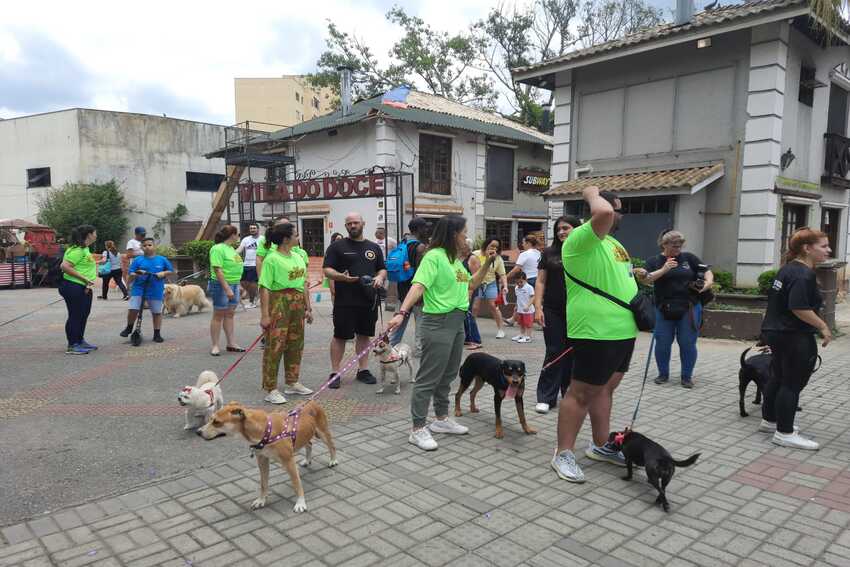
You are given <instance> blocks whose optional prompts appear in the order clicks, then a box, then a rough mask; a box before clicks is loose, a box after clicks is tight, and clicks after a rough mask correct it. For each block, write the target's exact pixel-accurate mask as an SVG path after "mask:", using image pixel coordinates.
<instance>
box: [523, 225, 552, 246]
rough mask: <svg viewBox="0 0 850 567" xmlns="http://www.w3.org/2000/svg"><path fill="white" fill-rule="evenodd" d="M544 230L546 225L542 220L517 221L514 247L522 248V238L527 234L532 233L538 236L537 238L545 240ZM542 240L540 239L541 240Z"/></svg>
mask: <svg viewBox="0 0 850 567" xmlns="http://www.w3.org/2000/svg"><path fill="white" fill-rule="evenodd" d="M545 232H546V227H545V226H543V223H542V222H530V221H525V222H523V221H519V222H517V226H516V242H517V244H516V247H517V248H520V249H521V248H522V239H523V238H525V237H526V236H528V235H529V234H533V235H534V236H536V237H538V239H543V240H545ZM541 242H542V240H541Z"/></svg>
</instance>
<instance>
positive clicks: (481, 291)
mask: <svg viewBox="0 0 850 567" xmlns="http://www.w3.org/2000/svg"><path fill="white" fill-rule="evenodd" d="M498 296H499V286H498V285H496V282H490V283H488V284H484V285H482V286H481V287H479V288H478V289H476V290H475V297H480V298H484V299H496V297H498Z"/></svg>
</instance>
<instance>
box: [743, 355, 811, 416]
mask: <svg viewBox="0 0 850 567" xmlns="http://www.w3.org/2000/svg"><path fill="white" fill-rule="evenodd" d="M761 346H763V345H762V344H761V343H759V344H757V345H756V347H757V348H758V347H761ZM752 348H753V347H750V348H748V349H747V350H745V351H744V352H742V353H741V369H740V370H739V371H738V394H739V397H738V409H739V410H740V412H741V417H747V416H748V415H750V414H748V413H747V410H745V409H744V396H746V394H747V386H749V385H750V382H755V383H756V397H755V399H753V403H754V404H760V403H761V392H762V390H763V389H764V387H765V386H767V382H768V381H769V380H770V374H771V371H770V365H771V362H772V361H773V355H772V354H771V353H770V351H769V350H763V351H762V352H761V353H759V354H757V355H755V356H751V357H750V358H747V353H748V352H750V350H752ZM820 360H821V358H820V356H818V367H819V366H820ZM815 370H817V369H815ZM797 411H803V408H801V407H799V406H797Z"/></svg>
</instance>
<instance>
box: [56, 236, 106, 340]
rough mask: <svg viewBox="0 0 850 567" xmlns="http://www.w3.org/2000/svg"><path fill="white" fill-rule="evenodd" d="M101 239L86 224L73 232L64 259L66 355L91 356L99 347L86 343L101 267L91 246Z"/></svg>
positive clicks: (61, 289)
mask: <svg viewBox="0 0 850 567" xmlns="http://www.w3.org/2000/svg"><path fill="white" fill-rule="evenodd" d="M96 240H97V229H96V228H95V227H93V226H92V225H90V224H83V225H80V226H78V227H76V228H75V229H74V230H72V231H71V238H70V241H71V242H70V246H68V248H67V249H66V250H65V254H64V255H63V257H62V264H61V268H62V272H63V275H62V281H61V282H60V283H59V295H61V296H62V298H63V299H64V300H65V306H66V307H67V308H68V319H67V321H65V338H67V339H68V348H67V349H66V350H65V354H88V353H89V352H91V351H93V350H97V347H96V346H94V345H92V344H89V343H87V342H86V340H85V338H84V337H85V334H86V323H87V322H88V320H89V313H91V300H92V288H93V287H94V282H95V279H97V267H96V265H95V262H94V257H92V254H91V250H90V249H89V246H91V245H92V244H94V243H95V241H96Z"/></svg>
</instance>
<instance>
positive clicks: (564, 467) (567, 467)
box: [551, 451, 584, 483]
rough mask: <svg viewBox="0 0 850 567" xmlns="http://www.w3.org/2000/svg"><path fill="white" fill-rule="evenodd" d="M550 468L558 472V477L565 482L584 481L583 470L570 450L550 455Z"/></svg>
mask: <svg viewBox="0 0 850 567" xmlns="http://www.w3.org/2000/svg"><path fill="white" fill-rule="evenodd" d="M551 464H552V468H553V469H555V472H556V473H558V477H559V478H562V479H563V480H566V481H567V482H578V483H582V482H584V472H583V471H582V470H581V467H580V466H578V463H577V462H576V456H575V455H574V454H573V452H572V451H561V452H560V453H555V456H554V457H552V463H551Z"/></svg>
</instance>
